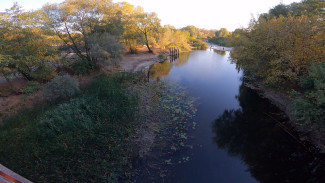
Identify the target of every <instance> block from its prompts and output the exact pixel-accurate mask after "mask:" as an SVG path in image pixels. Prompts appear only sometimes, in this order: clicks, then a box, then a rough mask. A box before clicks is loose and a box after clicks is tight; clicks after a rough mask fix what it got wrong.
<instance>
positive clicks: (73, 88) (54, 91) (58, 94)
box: [43, 75, 80, 101]
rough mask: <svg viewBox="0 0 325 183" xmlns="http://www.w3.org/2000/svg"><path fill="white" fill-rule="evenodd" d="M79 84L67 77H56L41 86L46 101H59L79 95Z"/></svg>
mask: <svg viewBox="0 0 325 183" xmlns="http://www.w3.org/2000/svg"><path fill="white" fill-rule="evenodd" d="M79 91H80V89H79V82H78V81H77V80H76V79H74V78H73V77H71V76H69V75H63V76H57V77H55V78H54V79H52V80H51V81H50V82H48V83H46V84H45V85H44V86H43V96H44V98H45V99H46V100H49V101H53V100H60V99H66V98H69V97H72V96H73V95H75V94H77V93H79Z"/></svg>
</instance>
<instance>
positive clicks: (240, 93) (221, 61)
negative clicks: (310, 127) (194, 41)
mask: <svg viewBox="0 0 325 183" xmlns="http://www.w3.org/2000/svg"><path fill="white" fill-rule="evenodd" d="M229 58H230V54H229V52H220V51H213V50H210V49H208V50H197V51H192V52H189V53H183V54H181V55H180V57H179V58H178V59H177V60H175V61H169V60H166V61H164V62H161V63H157V64H155V65H153V66H151V67H150V74H149V76H150V79H151V80H158V81H159V80H170V81H174V82H178V83H180V84H182V85H184V86H186V87H187V88H188V90H189V93H190V95H191V96H193V97H197V98H198V104H199V105H198V112H197V116H196V121H197V124H198V126H197V128H196V130H194V131H193V132H192V133H193V134H192V136H193V138H192V139H191V143H192V144H193V145H194V147H193V149H192V150H190V152H188V153H189V154H190V161H189V162H186V163H180V164H175V165H174V166H173V167H172V168H171V172H172V176H171V177H169V179H168V180H166V182H184V183H191V182H198V183H205V182H207V183H208V182H220V183H254V182H270V183H280V182H325V181H324V177H323V176H324V173H323V172H322V171H320V168H319V166H320V165H319V162H318V161H317V158H315V156H314V155H313V154H312V153H310V152H309V151H308V149H307V148H306V147H305V146H303V145H302V144H300V143H299V142H298V141H297V140H296V139H295V138H293V137H292V136H291V135H289V134H288V133H287V132H285V130H283V127H282V125H281V123H282V122H285V121H286V120H287V118H286V117H285V115H284V114H283V113H282V112H281V111H279V110H278V109H277V108H276V107H275V106H273V105H272V104H271V103H270V102H269V101H268V100H266V99H263V98H261V97H260V96H259V95H258V94H257V93H255V92H254V91H253V90H251V89H249V88H246V87H245V86H244V85H243V81H242V79H241V78H242V76H243V72H242V71H238V70H237V69H236V65H235V64H234V63H232V62H231V61H230V59H229ZM323 170H324V169H323Z"/></svg>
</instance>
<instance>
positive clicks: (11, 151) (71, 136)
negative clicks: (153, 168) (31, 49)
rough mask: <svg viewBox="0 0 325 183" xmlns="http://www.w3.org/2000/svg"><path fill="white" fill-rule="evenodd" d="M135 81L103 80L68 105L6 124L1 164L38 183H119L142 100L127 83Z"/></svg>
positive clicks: (129, 77) (121, 76)
mask: <svg viewBox="0 0 325 183" xmlns="http://www.w3.org/2000/svg"><path fill="white" fill-rule="evenodd" d="M133 76H134V75H133V74H127V73H118V74H114V75H111V76H107V75H101V76H99V77H97V78H95V79H94V80H93V81H92V82H91V83H90V84H89V86H87V87H86V88H85V89H84V90H83V91H82V94H81V95H78V96H77V97H75V98H71V99H70V100H69V101H67V102H65V103H62V104H59V105H57V104H53V103H52V104H51V103H49V106H45V107H36V108H34V109H33V110H26V111H23V112H21V113H19V115H17V116H15V117H14V118H11V119H8V120H6V121H4V124H5V125H3V126H0V162H1V163H3V164H5V165H6V166H7V167H9V168H11V169H13V170H15V171H16V172H17V173H19V174H21V175H22V176H25V177H27V178H28V179H30V180H32V181H35V182H114V181H116V177H118V176H119V173H120V172H121V171H122V170H123V171H124V170H125V167H126V166H127V165H128V162H129V161H128V160H129V158H130V156H131V155H132V153H131V152H130V151H131V150H132V149H131V148H130V144H129V143H130V140H129V139H130V138H131V137H132V134H133V133H134V130H135V129H136V128H135V122H136V120H135V113H136V111H137V110H136V106H137V101H138V100H137V97H136V96H135V95H134V94H132V93H131V94H130V93H127V92H126V91H127V90H126V85H125V83H126V82H134V81H136V80H134V79H135V78H134V77H133ZM62 77H69V76H61V78H62ZM57 78H58V77H57ZM57 78H55V79H54V80H57ZM69 78H70V77H69ZM70 79H71V78H70ZM55 83H61V82H55ZM8 142H14V143H8Z"/></svg>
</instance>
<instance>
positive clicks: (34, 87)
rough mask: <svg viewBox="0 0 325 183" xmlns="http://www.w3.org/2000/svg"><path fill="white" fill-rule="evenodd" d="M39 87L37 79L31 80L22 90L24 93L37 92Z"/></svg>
mask: <svg viewBox="0 0 325 183" xmlns="http://www.w3.org/2000/svg"><path fill="white" fill-rule="evenodd" d="M38 89H39V83H38V82H37V81H29V82H28V85H27V87H25V88H23V89H22V90H21V91H20V92H21V93H23V94H31V93H35V92H36V91H37V90H38Z"/></svg>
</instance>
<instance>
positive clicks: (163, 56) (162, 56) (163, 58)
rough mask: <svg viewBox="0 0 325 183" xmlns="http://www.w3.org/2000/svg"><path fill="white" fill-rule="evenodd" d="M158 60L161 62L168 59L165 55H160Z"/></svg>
mask: <svg viewBox="0 0 325 183" xmlns="http://www.w3.org/2000/svg"><path fill="white" fill-rule="evenodd" d="M158 58H159V59H160V60H165V59H166V56H165V55H162V54H160V55H158Z"/></svg>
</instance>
